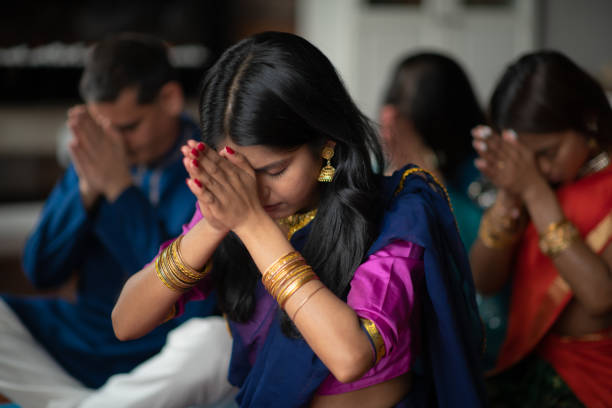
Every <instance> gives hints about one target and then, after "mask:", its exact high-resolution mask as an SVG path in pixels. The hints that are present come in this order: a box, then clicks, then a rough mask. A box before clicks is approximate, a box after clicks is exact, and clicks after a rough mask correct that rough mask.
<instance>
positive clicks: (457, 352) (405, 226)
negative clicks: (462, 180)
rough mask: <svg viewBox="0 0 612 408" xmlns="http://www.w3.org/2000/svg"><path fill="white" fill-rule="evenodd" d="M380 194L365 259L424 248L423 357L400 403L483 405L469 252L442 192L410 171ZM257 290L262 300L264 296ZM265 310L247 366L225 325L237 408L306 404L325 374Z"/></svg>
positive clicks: (298, 241) (298, 242)
mask: <svg viewBox="0 0 612 408" xmlns="http://www.w3.org/2000/svg"><path fill="white" fill-rule="evenodd" d="M384 194H385V198H386V202H385V209H386V210H385V214H384V217H383V220H382V223H381V228H380V235H379V237H378V238H377V239H376V241H375V242H374V243H373V244H372V246H371V248H370V249H369V251H368V254H367V255H368V256H369V255H371V254H372V253H374V252H376V251H378V250H380V249H382V248H384V247H385V246H387V245H388V244H390V243H391V242H393V241H395V240H405V241H409V242H413V243H415V244H418V245H420V246H422V247H423V248H424V249H425V253H424V265H425V283H426V284H425V287H426V291H427V294H426V296H423V303H424V305H423V319H422V321H423V326H422V328H421V329H422V344H423V346H422V352H421V356H420V358H419V361H418V364H417V365H416V366H415V367H413V368H411V370H412V371H413V373H414V375H413V379H414V381H413V386H412V390H411V391H410V393H409V394H408V395H407V396H406V398H405V399H404V400H403V401H402V402H401V403H400V404H398V406H400V407H425V406H440V407H451V406H453V407H455V406H460V407H480V406H484V405H485V403H484V398H485V392H484V383H483V377H482V366H481V354H482V347H483V346H482V345H483V331H482V325H481V323H480V318H479V316H478V309H477V306H476V301H475V291H474V285H473V281H472V276H471V270H470V267H469V263H468V259H467V255H466V252H465V249H464V247H463V244H462V242H461V238H460V237H459V233H458V231H457V226H456V223H455V219H454V217H453V214H452V212H451V210H450V207H449V204H448V201H447V198H446V196H445V192H444V191H443V189H442V188H441V186H439V185H438V184H437V183H436V182H435V181H434V180H433V179H432V177H431V176H430V175H428V174H426V173H424V172H422V171H421V170H420V169H417V168H416V167H414V166H407V167H405V168H404V169H402V170H401V171H398V172H396V173H394V174H393V176H391V177H386V178H385V179H384ZM309 230H310V228H309V226H307V227H305V228H303V229H302V230H300V231H298V232H297V233H296V234H295V235H294V237H293V238H292V240H291V241H292V244H293V245H294V247H295V248H296V249H299V248H301V247H302V246H303V244H304V242H305V240H306V237H307V236H308V233H309ZM261 289H262V288H261V287H258V292H259V293H260V294H261V296H263V297H265V296H267V295H266V294H265V293H262V292H261ZM268 299H271V298H269V296H268ZM269 308H270V309H271V310H273V311H274V316H273V317H271V319H269V320H271V323H269V326H268V325H262V328H261V330H262V331H265V330H266V329H267V334H266V338H265V342H264V344H263V346H262V347H261V349H260V350H259V351H258V353H257V358H256V360H255V362H254V364H253V365H252V366H251V364H250V363H249V362H248V358H247V353H248V351H247V350H246V349H245V347H244V345H243V344H242V339H241V337H240V335H238V332H236V331H235V329H236V327H235V325H234V323H230V326H231V327H232V332H234V346H233V350H232V360H231V363H230V373H229V380H230V382H231V383H232V384H234V385H236V386H238V387H240V392H239V393H238V395H237V397H236V400H237V402H238V403H239V404H240V406H241V407H301V406H304V405H307V404H308V403H309V401H310V400H311V398H312V396H313V394H314V393H315V392H316V390H317V388H318V387H319V386H320V384H321V383H322V382H323V380H325V378H327V376H328V375H329V370H328V369H327V368H326V367H325V366H324V365H323V363H322V362H321V360H319V358H318V357H317V356H316V355H315V354H314V352H313V351H312V350H311V349H310V347H309V346H308V344H307V343H306V342H305V341H304V340H303V339H290V338H288V337H286V336H285V335H284V334H283V333H282V331H281V327H280V319H279V318H278V313H277V306H276V304H273V305H270V306H269ZM268 327H269V328H268Z"/></svg>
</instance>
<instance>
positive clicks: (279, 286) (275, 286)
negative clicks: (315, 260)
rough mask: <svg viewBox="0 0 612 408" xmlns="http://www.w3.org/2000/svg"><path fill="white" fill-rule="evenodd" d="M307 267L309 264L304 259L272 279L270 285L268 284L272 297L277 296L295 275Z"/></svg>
mask: <svg viewBox="0 0 612 408" xmlns="http://www.w3.org/2000/svg"><path fill="white" fill-rule="evenodd" d="M307 268H309V266H308V265H307V264H306V262H305V261H304V262H301V263H299V264H297V265H294V266H293V268H291V269H289V270H288V271H286V272H285V273H284V274H282V275H281V276H279V277H278V279H277V280H276V281H274V282H273V283H272V285H270V290H269V292H270V294H271V295H272V296H274V297H278V294H279V293H281V292H282V291H283V289H284V288H285V287H287V285H288V284H289V283H291V281H292V280H293V279H295V278H297V276H298V275H299V274H300V273H302V272H303V271H304V270H306V269H307Z"/></svg>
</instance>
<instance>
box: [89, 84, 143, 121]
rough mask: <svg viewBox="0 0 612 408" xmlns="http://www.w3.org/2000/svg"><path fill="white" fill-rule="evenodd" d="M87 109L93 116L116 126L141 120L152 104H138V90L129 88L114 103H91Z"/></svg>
mask: <svg viewBox="0 0 612 408" xmlns="http://www.w3.org/2000/svg"><path fill="white" fill-rule="evenodd" d="M87 108H88V109H89V111H90V112H91V113H92V114H93V115H99V116H102V117H104V118H106V119H109V120H110V121H111V122H113V123H114V124H121V123H129V122H132V121H134V120H138V119H140V118H141V117H142V116H143V115H144V114H145V113H147V112H148V111H149V109H150V108H151V105H150V104H144V105H143V104H140V103H138V90H137V89H136V88H127V89H124V90H123V91H121V92H120V93H119V96H118V97H117V99H116V100H115V101H113V102H90V103H88V104H87Z"/></svg>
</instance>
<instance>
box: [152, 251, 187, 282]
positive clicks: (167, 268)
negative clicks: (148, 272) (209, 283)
mask: <svg viewBox="0 0 612 408" xmlns="http://www.w3.org/2000/svg"><path fill="white" fill-rule="evenodd" d="M169 258H170V247H167V248H166V249H164V250H163V251H162V253H161V259H160V264H159V265H160V269H161V271H162V273H163V274H164V275H165V277H166V280H167V281H168V282H169V283H170V284H171V285H173V286H174V287H176V288H177V289H179V290H186V289H189V288H190V287H191V286H193V285H192V284H191V283H190V282H185V281H183V280H182V279H180V278H179V277H178V276H176V274H175V273H174V272H175V269H174V268H172V265H171V264H170V259H169Z"/></svg>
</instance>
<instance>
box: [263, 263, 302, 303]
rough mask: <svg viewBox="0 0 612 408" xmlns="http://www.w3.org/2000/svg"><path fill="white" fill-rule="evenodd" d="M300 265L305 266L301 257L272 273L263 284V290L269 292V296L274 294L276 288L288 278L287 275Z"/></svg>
mask: <svg viewBox="0 0 612 408" xmlns="http://www.w3.org/2000/svg"><path fill="white" fill-rule="evenodd" d="M301 265H306V261H305V260H304V258H302V257H300V258H295V259H292V260H291V261H289V262H287V263H286V264H285V265H284V266H283V267H282V268H280V269H278V270H277V272H275V273H274V276H271V277H269V279H266V282H264V286H265V288H266V289H267V290H268V292H270V294H273V293H275V292H276V290H277V289H278V287H279V286H281V285H282V283H283V282H284V281H285V280H286V279H288V278H289V277H290V275H289V274H290V273H291V272H293V271H295V270H296V268H298V267H299V266H301ZM287 271H288V272H287ZM266 277H268V275H266Z"/></svg>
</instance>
